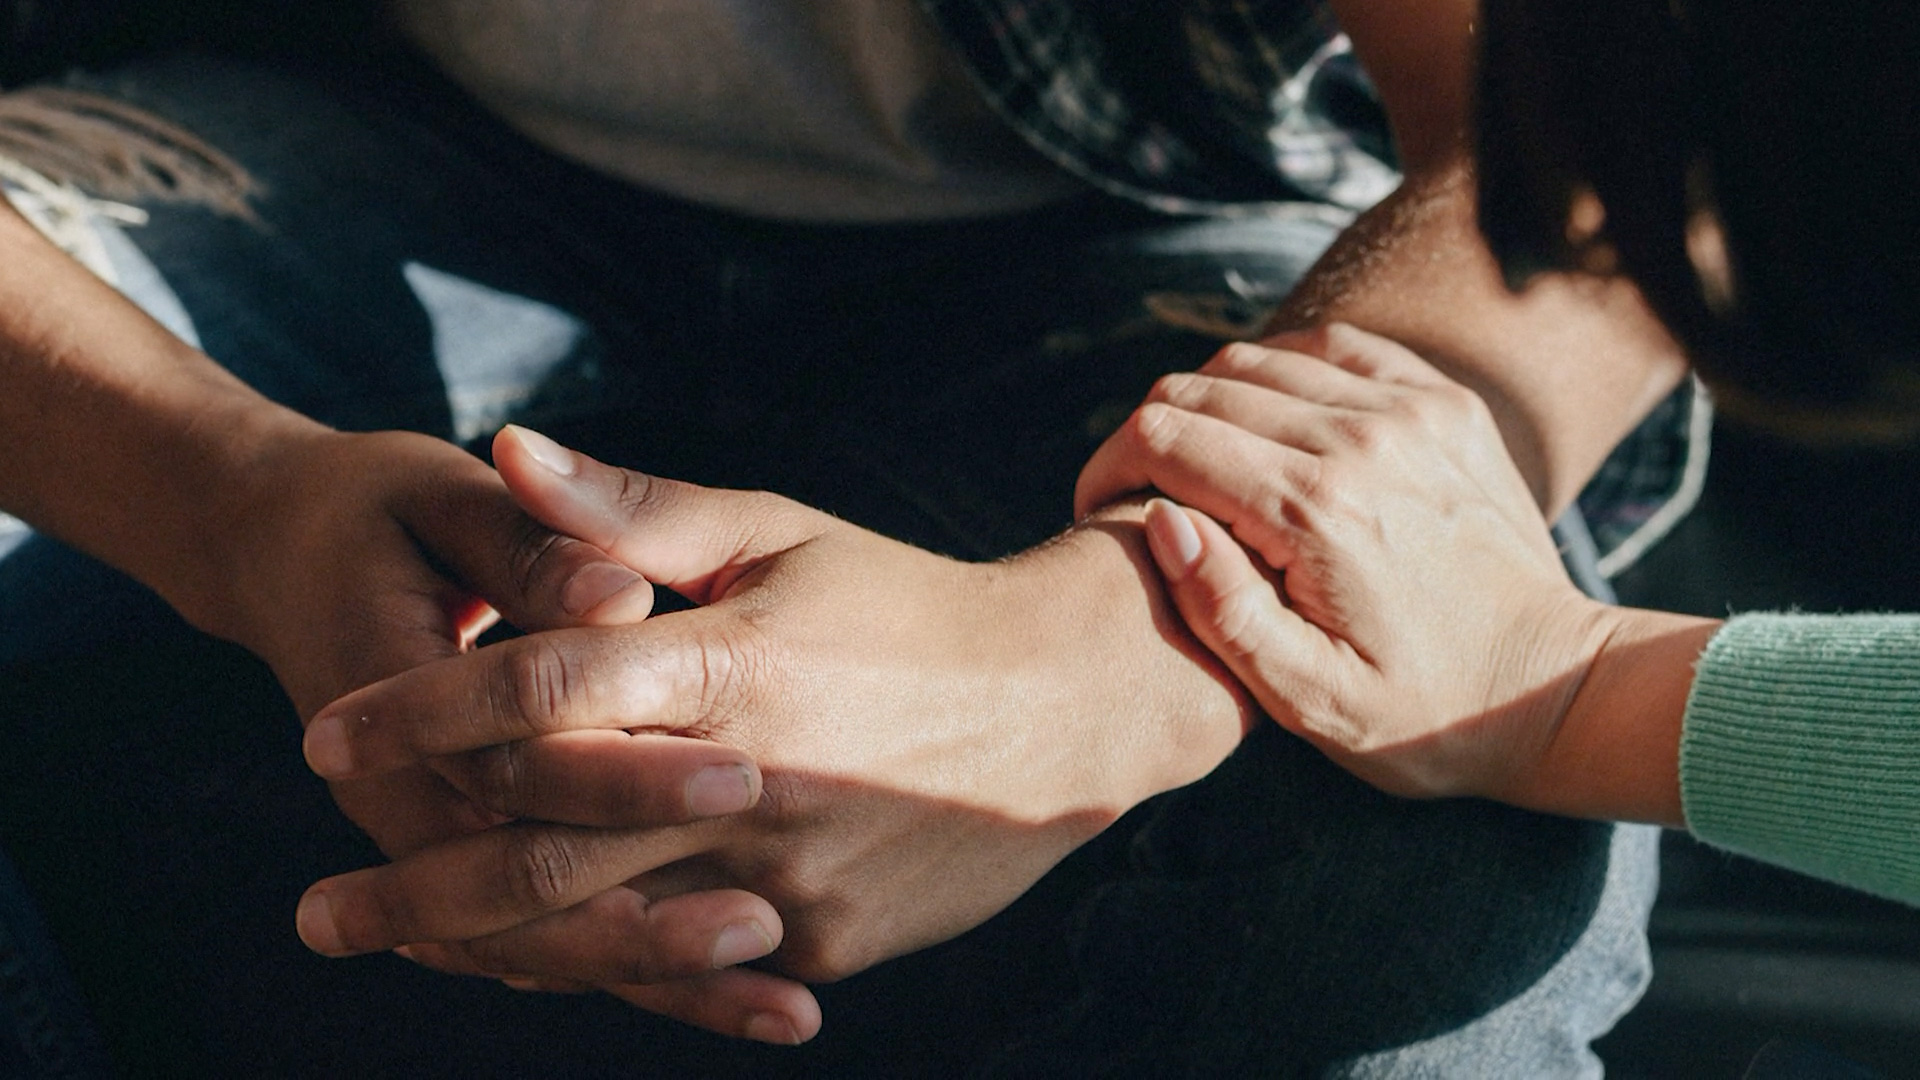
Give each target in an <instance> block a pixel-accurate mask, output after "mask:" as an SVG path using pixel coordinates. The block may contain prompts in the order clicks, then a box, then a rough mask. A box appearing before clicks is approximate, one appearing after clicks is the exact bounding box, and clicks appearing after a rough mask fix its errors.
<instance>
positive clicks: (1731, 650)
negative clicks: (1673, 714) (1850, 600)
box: [1680, 615, 1920, 903]
mask: <svg viewBox="0 0 1920 1080" xmlns="http://www.w3.org/2000/svg"><path fill="white" fill-rule="evenodd" d="M1680 791H1681V799H1682V801H1683V803H1684V805H1685V809H1686V814H1687V824H1688V827H1689V828H1690V829H1692V831H1693V833H1694V835H1696V836H1698V837H1699V838H1700V839H1702V840H1704V841H1706V842H1707V843H1710V844H1713V845H1716V846H1718V847H1723V848H1726V849H1727V850H1729V851H1734V852H1738V853H1740V854H1742V855H1750V856H1752V857H1754V858H1757V859H1762V860H1764V861H1766V862H1771V863H1776V864H1779V865H1781V866H1786V867H1789V868H1791V869H1794V870H1799V871H1801V872H1803V873H1807V874H1812V875H1814V876H1816V877H1822V878H1826V879H1828V880H1831V881H1837V882H1840V883H1842V884H1845V885H1850V886H1853V887H1854V888H1857V889H1863V890H1865V891H1867V892H1872V893H1877V894H1879V895H1881V896H1887V897H1891V898H1893V899H1897V900H1903V901H1905V902H1907V903H1920V615H1845V616H1832V615H1744V616H1740V617H1738V618H1735V619H1733V620H1731V621H1730V622H1728V623H1727V625H1726V626H1725V627H1723V628H1722V629H1721V630H1720V632H1719V633H1718V634H1716V635H1714V638H1713V641H1712V642H1711V643H1710V644H1709V645H1708V646H1707V651H1706V653H1705V655H1703V656H1702V657H1701V658H1700V663H1699V668H1698V670H1697V672H1696V674H1695V676H1694V683H1693V691H1692V693H1691V695H1690V696H1689V698H1688V700H1687V715H1686V725H1685V728H1684V730H1683V733H1682V735H1681V740H1680Z"/></svg>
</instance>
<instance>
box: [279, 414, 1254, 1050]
mask: <svg viewBox="0 0 1920 1080" xmlns="http://www.w3.org/2000/svg"><path fill="white" fill-rule="evenodd" d="M495 460H496V464H497V467H498V468H499V470H500V474H501V476H502V477H503V478H504V480H505V481H506V483H507V485H508V487H509V488H510V489H511V490H512V492H513V494H514V495H515V497H516V498H517V499H518V500H519V502H520V503H521V505H522V506H524V507H525V508H526V509H527V511H528V512H529V513H531V514H532V516H533V517H534V518H535V519H537V520H538V521H539V522H540V523H542V524H543V525H545V526H546V527H548V528H550V529H552V530H554V531H555V532H556V533H559V534H564V535H567V536H571V537H577V538H579V539H580V540H582V541H585V542H586V543H587V544H589V545H593V546H595V547H597V548H598V549H602V550H604V551H606V552H608V553H610V554H611V555H612V556H613V557H614V558H616V559H617V560H619V561H620V562H621V563H623V564H625V565H626V566H628V567H631V568H632V569H634V570H636V571H638V572H639V574H640V575H642V576H643V577H644V578H645V579H647V580H649V581H651V582H655V583H658V584H661V585H665V586H666V587H669V588H671V589H673V590H675V591H677V592H679V593H680V594H682V595H683V596H685V597H686V598H688V599H689V600H691V601H693V602H694V604H695V605H697V606H695V607H693V608H692V609H689V610H685V611H679V612H674V613H671V614H665V615H659V616H655V617H653V618H650V619H646V620H644V621H636V622H629V623H626V624H624V625H611V626H597V627H585V628H573V629H558V630H553V631H550V632H546V633H537V634H533V635H530V636H527V637H523V638H518V639H514V640H510V641H506V642H502V643H500V644H497V645H493V646H490V647H487V648H483V649H479V650H477V651H473V652H471V653H468V654H465V655H461V656H457V657H452V658H448V659H443V660H439V661H436V662H433V663H429V664H426V665H424V666H421V667H417V668H414V669H412V670H410V671H407V672H405V673H402V674H400V675H397V676H395V677H393V678H390V679H388V680H386V681H384V682H381V683H378V684H376V685H373V686H370V687H368V688H366V689H364V690H361V691H359V692H356V693H354V694H351V695H349V696H348V697H346V698H344V699H342V700H340V701H337V702H335V703H334V704H332V705H329V706H328V707H326V708H325V709H323V710H322V711H321V712H320V713H319V715H318V716H317V717H316V718H315V719H314V721H313V722H312V724H311V725H310V726H309V728H308V735H307V742H306V751H307V756H308V760H309V762H310V763H311V764H312V765H313V767H314V768H315V769H316V771H318V772H319V773H321V774H322V775H323V776H326V777H328V778H329V779H332V780H334V781H336V782H364V781H365V780H367V779H368V778H377V777H382V776H391V775H396V774H404V773H406V772H408V771H410V770H416V769H418V768H420V767H421V766H422V765H423V764H425V763H431V764H432V767H433V769H434V772H435V773H436V774H437V776H439V777H442V778H444V779H445V780H447V781H448V782H451V783H452V784H453V785H454V786H455V787H456V788H457V789H459V790H460V791H462V792H464V793H465V794H467V795H468V796H469V797H470V798H471V799H473V800H474V801H475V802H477V803H479V804H480V805H482V806H485V807H487V808H488V809H489V810H490V811H492V812H493V813H495V814H497V815H499V817H500V818H501V819H513V820H512V821H511V823H508V824H503V825H501V826H499V827H495V828H491V829H487V830H485V831H482V832H478V833H472V834H469V835H465V836H460V837H457V838H455V839H453V840H450V841H447V842H445V843H441V844H438V845H436V846H432V847H428V848H425V849H423V850H418V851H414V852H411V853H407V854H404V855H403V856H402V857H400V858H399V859H398V860H397V861H396V862H394V863H392V864H390V865H387V866H383V867H378V868H373V869H367V870H361V871H357V872H355V873H351V874H346V875H343V876H340V877H337V878H333V879H329V880H327V881H324V882H321V883H319V884H318V885H316V886H314V887H313V889H311V890H310V891H309V893H308V895H307V896H306V897H305V898H304V899H303V901H302V904H301V907H300V912H299V927H300V931H301V934H302V937H303V938H304V940H306V941H307V943H308V944H309V945H310V946H312V947H314V948H316V949H317V950H319V951H321V952H323V953H327V954H330V955H346V954H352V953H363V952H371V951H376V950H384V949H393V948H397V947H407V951H408V954H409V955H411V956H413V957H414V958H415V959H418V960H421V961H422V962H425V963H429V964H431V965H432V966H436V967H440V968H443V969H446V970H452V971H465V972H471V973H480V974H489V975H495V976H501V977H508V978H516V979H527V980H530V981H532V982H533V983H535V984H537V985H543V986H570V985H572V986H582V987H584V986H607V987H611V988H615V992H617V993H619V994H620V995H621V996H623V997H625V998H627V999H628V1000H631V1001H634V1002H636V1003H638V1004H642V1005H645V1006H647V1007H650V1008H654V1009H658V1010H660V1011H665V1012H669V1013H671V1014H673V1015H676V1016H679V1017H680V1018H682V1019H686V1020H690V1021H692V1022H695V1023H698V1024H701V1025H703V1026H707V1027H711V1028H714V1029H716V1030H721V1031H725V1032H730V1033H733V1034H746V1035H752V1036H754V1037H759V1038H766V1039H772V1040H774V1041H797V1040H799V1039H803V1038H806V1037H809V1036H810V1035H811V1034H812V1031H813V1029H814V1028H817V1026H818V1023H819V1018H818V1013H817V1006H814V1005H813V1004H812V1002H811V999H810V997H808V996H807V995H806V991H805V990H804V989H803V988H801V987H800V986H798V985H797V984H795V983H792V982H788V981H785V980H782V979H778V978H776V977H774V976H772V975H769V974H766V973H763V972H761V971H757V970H751V969H738V968H731V967H730V965H733V964H738V963H740V962H743V961H747V960H751V959H754V958H757V957H760V956H763V955H767V954H769V953H770V954H771V958H770V960H769V964H770V965H771V966H773V967H774V968H776V969H777V970H779V971H781V972H784V973H786V974H789V975H792V976H795V977H798V978H801V979H806V980H811V981H819V980H830V979H835V978H839V977H842V976H844V975H847V974H850V973H853V972H856V971H859V970H861V969H863V968H865V967H868V966H870V965H872V964H874V963H877V962H879V961H881V960H884V959H887V958H889V957H892V956H896V955H900V954H902V953H905V952H908V951H911V950H914V949H918V948H921V947H924V946H926V945H929V944H932V943H934V942H937V941H941V940H944V939H946V938H949V937H952V936H953V935H955V934H957V933H960V932H962V931H964V930H966V929H968V928H970V927H972V926H974V925H976V924H978V923H979V922H981V921H984V920H985V919H986V918H988V917H989V916H991V915H992V914H994V913H996V912H997V911H999V910H1000V909H1001V908H1003V907H1005V906H1006V905H1007V904H1008V903H1010V902H1011V901H1012V900H1014V899H1015V898H1017V897H1018V896H1019V895H1020V894H1021V893H1022V892H1024V891H1025V890H1026V889H1027V888H1028V887H1029V886H1030V885H1031V884H1032V883H1033V882H1034V881H1035V880H1037V879H1038V878H1039V877H1040V876H1041V875H1042V874H1044V873H1045V872H1046V871H1047V870H1048V869H1050V868H1051V867H1052V866H1053V865H1054V864H1055V863H1057V862H1058V861H1059V860H1060V859H1061V858H1063V857H1064V856H1065V855H1066V854H1067V853H1069V852H1070V851H1072V850H1073V849H1074V848H1075V847H1076V846H1077V845H1079V844H1081V843H1083V842H1084V841H1085V840H1086V839H1088V838H1089V837H1091V836H1092V835H1094V834H1095V833H1097V832H1098V831H1099V830H1101V829H1102V828H1104V827H1105V826H1106V825H1107V824H1108V823H1110V822H1111V821H1113V820H1114V819H1115V818H1116V817H1118V816H1119V815H1120V814H1121V813H1123V812H1124V811H1125V810H1127V809H1128V808H1130V807H1131V806H1133V805H1134V804H1136V803H1138V802H1139V801H1141V800H1143V799H1145V798H1146V797H1148V796H1150V795H1152V794H1155V793H1157V792H1159V791H1163V790H1167V789H1170V788H1172V787H1175V786H1179V785H1181V784H1184V783H1188V782H1190V781H1192V780H1194V779H1197V778H1198V777H1199V776H1201V775H1204V774H1205V773H1206V772H1207V771H1208V770H1210V769H1211V768H1212V767H1213V766H1214V765H1215V764H1217V763H1218V762H1219V761H1220V760H1221V759H1223V758H1224V757H1225V755H1226V754H1227V753H1229V752H1230V751H1231V749H1232V748H1233V746H1234V745H1235V744H1237V742H1238V739H1239V738H1240V736H1241V735H1242V734H1243V732H1244V722H1245V721H1244V718H1243V716H1242V715H1241V713H1240V711H1239V710H1238V709H1237V708H1236V707H1234V706H1233V705H1232V704H1231V702H1232V698H1231V696H1230V695H1228V694H1225V693H1223V692H1222V691H1221V690H1220V688H1219V685H1218V682H1217V674H1216V673H1213V672H1210V671H1208V670H1207V669H1205V668H1203V667H1197V666H1196V665H1194V664H1193V662H1192V658H1191V654H1192V653H1193V652H1194V650H1193V648H1192V646H1191V643H1190V642H1189V641H1187V640H1185V638H1184V636H1183V635H1180V634H1177V633H1170V632H1169V629H1168V624H1169V622H1170V620H1169V619H1167V617H1166V613H1165V612H1164V611H1161V610H1159V608H1158V593H1157V591H1155V590H1154V589H1151V588H1148V587H1145V586H1146V583H1147V581H1148V579H1150V577H1151V570H1150V567H1147V566H1146V565H1145V563H1146V559H1145V556H1144V553H1143V552H1140V551H1138V550H1137V548H1138V544H1137V541H1129V540H1128V539H1126V538H1125V536H1124V534H1125V533H1126V532H1127V530H1107V529H1100V528H1090V529H1084V530H1080V531H1077V532H1076V533H1073V534H1069V535H1068V536H1067V537H1065V538H1063V539H1062V540H1060V541H1058V542H1056V543H1054V544H1052V545H1047V546H1044V547H1042V548H1040V549H1036V550H1035V551H1033V552H1030V553H1027V554H1026V555H1024V556H1021V557H1019V558H1016V559H1012V560H1008V561H1006V562H1003V563H996V564H966V563H960V562H955V561H952V560H948V559H944V558H941V557H938V556H935V555H931V554H929V553H926V552H924V551H920V550H918V549H915V548H911V547H908V546H906V545H903V544H899V543H896V542H893V541H890V540H887V539H885V538H882V537H880V536H877V535H875V534H873V533H870V532H867V531H865V530H861V529H857V528H854V527H852V526H850V525H847V524H845V523H843V522H840V521H838V520H836V519H834V518H831V517H829V516H827V515H824V514H821V513H818V512H815V511H812V510H808V509H806V508H804V507H801V506H799V505H798V504H795V503H792V502H790V501H788V500H785V499H781V498H778V497H776V496H772V495H767V494H763V493H750V492H729V491H716V490H710V489H704V488H698V487H694V486H692V485H687V484H682V483H677V482H674V481H669V480H662V479H657V478H652V477H647V476H643V475H641V474H638V473H632V472H627V471H625V470H620V469H614V468H611V467H608V466H605V465H602V464H600V463H598V462H596V461H593V460H592V459H590V458H587V457H585V456H584V455H579V454H576V453H573V452H571V451H568V450H565V449H563V448H561V447H559V446H558V445H556V444H553V443H551V442H549V441H547V440H545V439H543V438H541V437H539V436H536V435H533V434H532V433H530V432H521V431H518V430H513V429H510V430H509V431H508V432H506V433H503V435H502V436H501V438H500V439H499V440H498V441H497V442H496V445H495ZM1088 565H1094V566H1099V567H1105V568H1106V569H1105V570H1104V571H1102V572H1098V573H1089V572H1086V567H1087V566H1088ZM1069 567H1072V569H1071V570H1069V569H1068V568H1069ZM1093 598H1098V599H1097V602H1096V601H1095V600H1094V599H1093ZM1116 598H1117V599H1116ZM1116 611H1121V612H1124V613H1125V615H1126V616H1127V617H1115V612H1116ZM1168 668H1170V669H1172V670H1173V671H1175V672H1176V675H1175V676H1173V677H1164V676H1163V675H1162V674H1161V672H1162V669H1168ZM1194 679H1198V680H1200V681H1201V682H1203V683H1206V684H1208V685H1209V686H1210V687H1211V688H1212V695H1211V700H1214V701H1216V702H1218V701H1226V702H1229V706H1228V708H1226V709H1224V710H1222V709H1219V708H1211V709H1210V708H1208V707H1206V706H1205V704H1204V702H1206V701H1207V700H1209V697H1208V695H1207V694H1205V693H1199V692H1195V691H1194V690H1193V689H1192V688H1191V682H1192V680H1194ZM1183 680H1184V681H1183ZM689 747H692V748H695V749H692V750H690V749H688V748H689ZM707 747H728V748H734V749H736V750H738V751H744V752H745V754H747V755H749V756H750V757H751V759H752V760H753V761H755V762H757V763H758V772H757V773H756V772H754V771H753V770H752V769H751V768H750V767H745V766H734V767H733V771H732V773H731V774H729V773H728V772H727V769H726V768H725V767H721V768H720V771H719V772H718V773H702V772H700V771H698V770H691V771H690V770H689V769H688V768H687V767H686V766H685V764H684V763H683V762H680V761H679V760H678V759H676V758H674V757H673V755H675V754H681V755H684V754H687V753H699V752H710V751H702V750H700V749H698V748H707ZM717 764H718V765H719V766H725V765H726V764H727V763H725V762H721V763H717ZM729 775H731V777H732V778H733V780H734V781H735V782H734V784H733V786H732V787H731V788H729V787H728V786H727V778H728V776H729ZM688 776H692V777H694V779H692V780H686V779H684V778H686V777H688ZM703 777H704V778H703ZM756 778H763V779H759V780H758V781H757V790H752V788H753V787H754V782H755V780H756ZM741 780H745V781H747V783H746V784H742V783H740V782H739V781H741ZM709 782H711V784H712V787H711V788H709V787H707V786H706V785H707V784H708V783H709ZM729 793H730V794H729ZM755 794H757V795H758V798H757V801H756V800H754V795H755ZM730 799H731V800H732V801H729V800H730ZM747 802H754V805H753V808H752V809H751V810H747V811H746V812H743V813H737V814H732V815H731V816H718V817H708V818H705V819H704V820H694V819H696V818H700V817H701V815H702V814H703V813H705V812H717V813H721V814H725V813H726V812H727V811H734V810H741V809H743V808H744V806H745V804H746V803H747ZM748 890H750V891H748ZM776 948H777V951H775V950H776ZM810 1010H812V1011H810Z"/></svg>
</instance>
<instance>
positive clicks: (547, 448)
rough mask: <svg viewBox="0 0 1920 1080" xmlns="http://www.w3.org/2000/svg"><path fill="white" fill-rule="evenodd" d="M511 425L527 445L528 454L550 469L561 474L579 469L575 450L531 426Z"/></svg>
mask: <svg viewBox="0 0 1920 1080" xmlns="http://www.w3.org/2000/svg"><path fill="white" fill-rule="evenodd" d="M509 426H511V427H512V428H513V434H514V437H515V438H517V439H519V440H520V445H521V446H524V447H526V450H527V455H528V456H529V457H531V458H533V460H535V461H537V462H539V463H540V464H541V465H543V466H545V467H546V468H547V470H548V471H550V472H553V473H555V474H557V475H560V476H572V475H573V474H574V473H575V472H577V471H578V470H579V467H580V466H579V463H578V462H577V461H576V460H575V459H574V456H573V451H571V450H569V449H567V448H566V447H564V446H561V445H560V444H559V443H557V442H554V441H553V440H552V439H549V438H547V437H546V436H545V435H542V434H540V433H539V432H537V431H534V430H533V429H531V428H523V427H521V426H519V425H518V424H514V425H509Z"/></svg>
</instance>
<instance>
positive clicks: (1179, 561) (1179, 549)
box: [1146, 499, 1206, 582]
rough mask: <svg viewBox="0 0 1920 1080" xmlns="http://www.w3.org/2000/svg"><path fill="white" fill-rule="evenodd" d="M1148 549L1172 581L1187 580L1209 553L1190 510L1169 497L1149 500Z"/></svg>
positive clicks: (1147, 514)
mask: <svg viewBox="0 0 1920 1080" xmlns="http://www.w3.org/2000/svg"><path fill="white" fill-rule="evenodd" d="M1146 530H1147V548H1148V550H1149V551H1151V552H1152V553H1153V560H1154V562H1156V563H1158V564H1159V566H1160V572H1161V573H1163V574H1165V575H1166V576H1167V579H1168V580H1169V581H1174V582H1180V581H1185V580H1186V579H1187V578H1189V577H1191V576H1192V575H1193V572H1194V571H1195V570H1196V569H1198V567H1199V565H1200V560H1201V558H1202V557H1203V556H1205V554H1206V546H1205V545H1204V544H1203V543H1201V540H1200V533H1199V531H1198V530H1196V529H1195V528H1194V523H1193V520H1192V519H1191V518H1189V517H1188V516H1187V511H1186V510H1185V509H1183V508H1181V507H1179V506H1176V505H1174V504H1173V503H1172V502H1169V501H1168V500H1166V499H1149V500H1147V511H1146Z"/></svg>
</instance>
